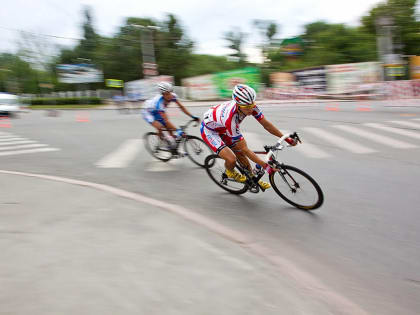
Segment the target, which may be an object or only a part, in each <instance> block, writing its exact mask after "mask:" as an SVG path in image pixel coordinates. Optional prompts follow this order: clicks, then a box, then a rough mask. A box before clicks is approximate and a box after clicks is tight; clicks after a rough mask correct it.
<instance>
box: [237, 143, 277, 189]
mask: <svg viewBox="0 0 420 315" xmlns="http://www.w3.org/2000/svg"><path fill="white" fill-rule="evenodd" d="M231 148H232V150H233V152H234V153H235V155H236V157H237V158H238V160H239V162H240V163H241V165H242V166H243V167H245V168H247V169H248V170H249V171H250V172H251V175H252V167H251V163H250V162H249V159H248V156H247V155H246V154H245V153H244V151H243V149H244V148H248V146H247V144H246V141H245V139H243V138H242V139H240V140H239V141H238V142H235V143H233V144H232V145H231ZM258 183H259V184H260V186H261V187H262V188H263V189H268V188H270V187H271V185H270V184H269V183H267V182H265V181H263V180H259V181H258Z"/></svg>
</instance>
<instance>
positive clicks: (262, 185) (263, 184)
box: [258, 180, 271, 189]
mask: <svg viewBox="0 0 420 315" xmlns="http://www.w3.org/2000/svg"><path fill="white" fill-rule="evenodd" d="M258 184H259V185H260V187H261V188H262V189H268V188H271V185H270V184H269V183H267V182H264V181H262V180H259V181H258Z"/></svg>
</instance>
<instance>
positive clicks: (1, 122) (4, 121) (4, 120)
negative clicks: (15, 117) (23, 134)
mask: <svg viewBox="0 0 420 315" xmlns="http://www.w3.org/2000/svg"><path fill="white" fill-rule="evenodd" d="M11 127H12V123H11V122H10V118H9V117H0V128H11Z"/></svg>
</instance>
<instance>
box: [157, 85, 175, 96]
mask: <svg viewBox="0 0 420 315" xmlns="http://www.w3.org/2000/svg"><path fill="white" fill-rule="evenodd" d="M158 88H159V90H160V92H161V93H162V94H163V93H165V92H172V91H173V90H174V88H173V87H172V84H170V83H168V82H160V83H159V84H158Z"/></svg>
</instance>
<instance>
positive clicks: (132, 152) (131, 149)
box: [95, 139, 143, 168]
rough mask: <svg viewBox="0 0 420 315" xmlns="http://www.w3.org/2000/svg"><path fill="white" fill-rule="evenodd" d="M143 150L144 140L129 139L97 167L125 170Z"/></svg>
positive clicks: (104, 158)
mask: <svg viewBox="0 0 420 315" xmlns="http://www.w3.org/2000/svg"><path fill="white" fill-rule="evenodd" d="M141 148H143V140H142V139H128V140H126V141H124V143H123V144H122V145H120V146H119V148H118V149H117V150H115V151H113V152H111V153H110V154H108V155H106V156H105V157H103V158H102V159H101V160H99V161H98V162H97V163H96V164H95V165H96V166H97V167H102V168H123V167H126V166H127V165H128V164H130V163H131V161H132V160H134V158H135V157H136V155H137V154H138V152H139V151H140V150H141Z"/></svg>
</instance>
